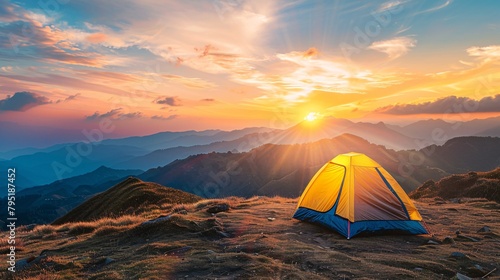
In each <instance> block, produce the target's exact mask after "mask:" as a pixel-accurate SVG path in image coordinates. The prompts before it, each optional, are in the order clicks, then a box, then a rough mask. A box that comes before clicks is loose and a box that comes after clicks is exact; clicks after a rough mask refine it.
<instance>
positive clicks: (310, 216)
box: [293, 153, 427, 238]
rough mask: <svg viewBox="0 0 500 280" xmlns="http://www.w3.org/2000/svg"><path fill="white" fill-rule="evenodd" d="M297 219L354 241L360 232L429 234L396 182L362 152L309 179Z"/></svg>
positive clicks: (339, 158) (335, 161) (340, 159)
mask: <svg viewBox="0 0 500 280" xmlns="http://www.w3.org/2000/svg"><path fill="white" fill-rule="evenodd" d="M293 217H294V218H296V219H299V220H303V221H310V222H315V223H319V224H321V225H324V226H327V227H329V228H331V229H333V230H336V231H337V232H339V233H340V234H342V235H344V236H346V237H347V238H351V237H352V236H354V235H356V234H359V233H361V232H380V231H401V232H406V233H410V234H425V233H427V230H426V229H425V227H424V226H423V225H422V224H421V223H420V221H421V220H422V217H421V216H420V214H419V213H418V210H417V208H416V207H415V205H413V203H412V201H411V200H410V198H409V197H408V195H406V193H405V191H404V190H403V189H402V188H401V186H400V185H399V184H398V182H396V180H395V179H394V178H393V177H392V176H391V175H390V174H389V173H388V172H387V171H386V170H385V169H384V168H383V167H382V166H380V164H378V163H377V162H375V161H374V160H372V159H371V158H369V157H368V156H366V155H364V154H360V153H347V154H341V155H338V156H336V157H335V158H334V159H332V160H331V161H329V162H327V163H326V164H325V165H324V166H323V167H322V168H321V169H320V170H319V171H318V172H317V173H316V175H314V177H313V178H312V179H311V181H310V182H309V184H308V185H307V187H306V189H305V190H304V192H303V193H302V196H301V197H300V199H299V203H298V205H297V211H296V212H295V214H294V216H293Z"/></svg>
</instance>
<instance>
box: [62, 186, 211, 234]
mask: <svg viewBox="0 0 500 280" xmlns="http://www.w3.org/2000/svg"><path fill="white" fill-rule="evenodd" d="M199 200H201V197H198V196H196V195H193V194H190V193H186V192H183V191H180V190H176V189H172V188H168V187H164V186H161V185H158V184H155V183H149V182H143V181H141V180H139V179H137V178H134V177H129V178H127V179H125V180H124V181H123V182H120V183H118V184H116V185H115V186H113V187H112V188H110V189H109V190H107V191H105V192H102V193H100V194H97V195H96V196H94V197H92V198H90V199H89V200H87V201H85V202H84V203H82V204H80V205H79V206H78V207H76V208H74V209H73V210H71V211H70V212H69V213H67V214H66V215H64V216H62V217H61V218H59V219H57V220H56V221H54V222H53V223H52V224H53V225H60V224H64V223H68V222H82V221H93V220H97V219H100V218H104V217H113V216H121V215H123V214H139V213H142V212H145V211H148V210H151V209H152V208H155V207H158V205H161V204H172V203H179V204H181V203H194V202H196V201H199Z"/></svg>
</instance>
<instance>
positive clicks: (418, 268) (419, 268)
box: [413, 267, 424, 271]
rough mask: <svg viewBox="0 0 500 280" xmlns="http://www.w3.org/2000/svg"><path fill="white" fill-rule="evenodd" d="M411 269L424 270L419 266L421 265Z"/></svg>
mask: <svg viewBox="0 0 500 280" xmlns="http://www.w3.org/2000/svg"><path fill="white" fill-rule="evenodd" d="M413 270H415V271H422V270H424V269H423V268H421V267H415V268H414V269H413Z"/></svg>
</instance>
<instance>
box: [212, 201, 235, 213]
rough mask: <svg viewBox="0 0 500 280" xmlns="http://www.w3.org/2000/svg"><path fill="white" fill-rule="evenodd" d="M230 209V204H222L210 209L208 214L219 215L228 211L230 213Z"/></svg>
mask: <svg viewBox="0 0 500 280" xmlns="http://www.w3.org/2000/svg"><path fill="white" fill-rule="evenodd" d="M229 208H230V207H229V204H227V203H221V204H217V205H214V206H212V207H210V208H208V209H207V212H208V213H212V214H215V213H219V212H227V211H229Z"/></svg>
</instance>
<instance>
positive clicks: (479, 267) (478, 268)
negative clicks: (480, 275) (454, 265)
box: [474, 264, 486, 272]
mask: <svg viewBox="0 0 500 280" xmlns="http://www.w3.org/2000/svg"><path fill="white" fill-rule="evenodd" d="M474 267H475V268H476V269H477V270H479V271H481V272H486V270H485V269H484V268H483V267H482V266H480V265H478V264H475V265H474Z"/></svg>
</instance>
